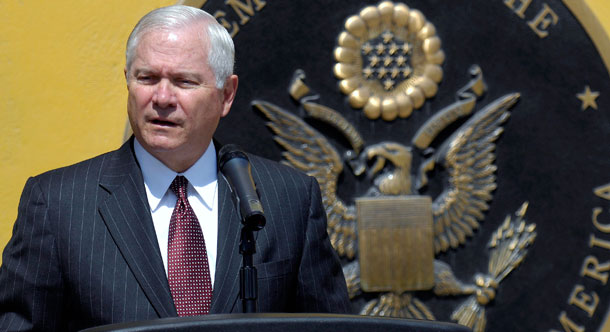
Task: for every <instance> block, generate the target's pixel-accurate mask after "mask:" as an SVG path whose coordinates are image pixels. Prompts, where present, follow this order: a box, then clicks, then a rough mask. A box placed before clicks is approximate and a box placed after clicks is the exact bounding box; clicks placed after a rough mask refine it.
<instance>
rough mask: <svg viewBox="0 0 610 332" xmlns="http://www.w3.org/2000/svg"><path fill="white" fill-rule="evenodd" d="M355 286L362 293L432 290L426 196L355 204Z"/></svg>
mask: <svg viewBox="0 0 610 332" xmlns="http://www.w3.org/2000/svg"><path fill="white" fill-rule="evenodd" d="M356 208H357V211H358V234H359V238H358V248H359V252H360V256H359V259H360V281H361V283H362V289H363V290H364V291H367V292H381V291H393V292H397V293H400V292H403V291H407V290H424V289H430V288H432V287H433V286H434V264H433V262H434V246H433V235H434V234H433V229H432V200H431V199H430V197H427V196H416V195H409V196H392V197H383V196H382V197H362V198H358V199H356Z"/></svg>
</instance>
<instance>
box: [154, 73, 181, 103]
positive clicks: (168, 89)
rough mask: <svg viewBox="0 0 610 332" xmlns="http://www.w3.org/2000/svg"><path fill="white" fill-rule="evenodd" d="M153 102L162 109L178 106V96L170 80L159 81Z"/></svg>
mask: <svg viewBox="0 0 610 332" xmlns="http://www.w3.org/2000/svg"><path fill="white" fill-rule="evenodd" d="M152 101H153V103H155V104H157V105H159V107H162V108H167V107H172V106H176V94H175V91H174V87H173V86H172V84H171V82H169V80H167V79H162V80H160V81H159V83H158V84H157V86H156V87H155V91H154V94H153V99H152Z"/></svg>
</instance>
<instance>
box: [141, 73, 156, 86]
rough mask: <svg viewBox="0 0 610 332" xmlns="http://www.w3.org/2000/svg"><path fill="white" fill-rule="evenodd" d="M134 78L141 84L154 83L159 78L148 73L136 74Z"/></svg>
mask: <svg viewBox="0 0 610 332" xmlns="http://www.w3.org/2000/svg"><path fill="white" fill-rule="evenodd" d="M136 80H137V81H138V82H139V83H141V84H155V83H156V82H157V81H158V80H159V79H158V78H157V77H156V76H154V75H150V74H139V75H137V76H136Z"/></svg>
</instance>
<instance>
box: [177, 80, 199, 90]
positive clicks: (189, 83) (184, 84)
mask: <svg viewBox="0 0 610 332" xmlns="http://www.w3.org/2000/svg"><path fill="white" fill-rule="evenodd" d="M175 84H176V85H177V86H179V87H181V88H194V87H197V86H199V82H197V81H195V80H192V79H188V78H178V79H176V80H175Z"/></svg>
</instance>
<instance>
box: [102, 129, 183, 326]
mask: <svg viewBox="0 0 610 332" xmlns="http://www.w3.org/2000/svg"><path fill="white" fill-rule="evenodd" d="M132 141H133V138H132V139H131V140H129V141H128V142H127V143H125V144H124V145H123V146H122V147H121V149H119V150H118V151H117V152H116V154H115V157H114V158H113V159H112V161H111V162H110V164H109V165H108V167H107V168H106V169H105V170H104V174H103V176H102V179H101V181H100V186H101V187H102V188H103V189H104V190H105V191H106V192H107V193H108V194H107V197H106V198H105V200H104V201H103V202H101V204H100V207H99V211H100V214H101V215H102V218H103V220H104V222H105V223H106V226H107V227H108V230H109V232H110V234H111V235H112V238H113V239H114V241H115V243H116V245H117V247H118V248H119V250H120V252H121V254H122V256H123V257H124V259H125V261H126V262H127V265H128V266H129V268H130V269H131V272H132V273H133V275H134V276H135V278H136V280H137V282H138V283H139V284H140V286H141V287H142V290H143V291H144V294H145V295H146V297H147V298H148V300H149V301H150V303H151V304H152V306H153V307H154V309H155V310H156V312H157V314H158V315H159V317H161V318H162V317H172V316H176V315H177V314H176V309H175V307H174V303H173V301H172V297H171V293H170V290H169V285H168V282H167V277H166V275H165V268H164V266H163V260H162V258H161V254H160V250H159V244H158V243H157V238H156V235H155V234H156V233H155V230H154V226H153V222H152V218H151V215H150V208H149V206H148V201H147V200H146V192H145V189H144V180H143V178H142V173H141V171H140V168H139V166H138V165H137V163H136V160H135V157H134V154H133V148H132V144H133V142H132Z"/></svg>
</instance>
